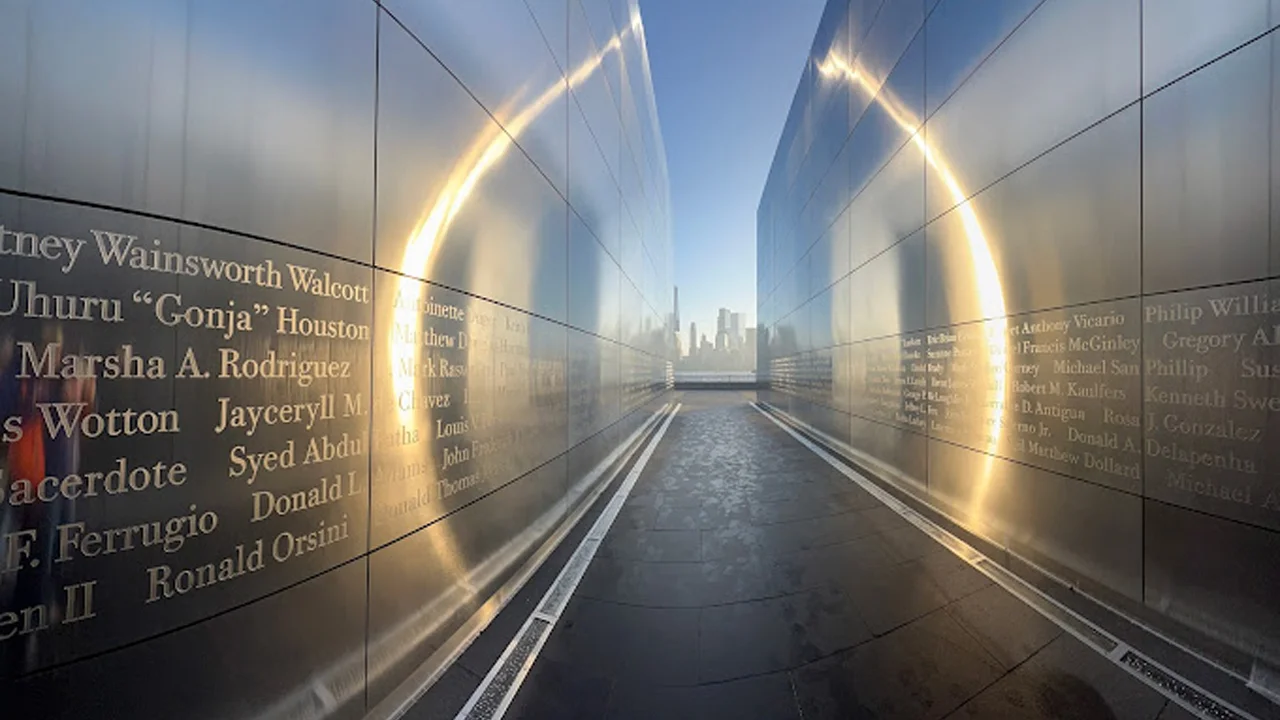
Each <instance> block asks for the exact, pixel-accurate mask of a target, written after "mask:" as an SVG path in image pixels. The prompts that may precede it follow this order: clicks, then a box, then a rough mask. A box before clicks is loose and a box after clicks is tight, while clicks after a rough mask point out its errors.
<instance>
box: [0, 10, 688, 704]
mask: <svg viewBox="0 0 1280 720" xmlns="http://www.w3.org/2000/svg"><path fill="white" fill-rule="evenodd" d="M0 108H3V111H0V226H2V227H0V268H2V271H0V368H3V372H2V374H0V439H2V440H3V453H0V464H2V470H0V474H2V480H3V482H0V707H4V708H5V710H4V712H3V713H2V714H4V715H5V716H6V717H8V716H10V714H11V713H16V714H14V715H13V716H15V717H42V718H45V717H47V718H88V719H92V718H120V717H164V718H176V717H181V718H263V719H266V718H285V717H288V718H304V717H310V718H320V717H326V718H327V717H361V716H362V715H363V714H364V713H365V712H366V710H367V709H368V708H370V707H372V706H374V705H375V704H377V703H378V702H379V701H380V700H381V699H383V698H385V697H386V696H387V695H388V693H389V692H390V691H391V690H392V689H393V688H395V687H396V686H397V685H398V684H400V683H401V682H402V681H403V680H404V679H405V678H406V677H407V676H408V675H409V673H410V672H412V671H413V670H414V669H415V668H418V667H419V666H421V665H422V664H423V663H428V664H430V663H438V662H439V661H440V659H441V656H440V655H433V653H435V652H436V651H437V650H438V649H440V648H441V646H442V644H444V643H445V642H446V641H447V640H448V639H449V638H450V636H452V635H453V634H454V633H455V632H456V631H458V629H459V628H460V627H462V625H463V623H465V622H467V620H468V619H469V618H471V617H472V616H473V615H474V614H475V613H476V612H477V610H478V609H480V608H481V606H482V605H483V604H484V603H485V601H486V600H488V599H489V598H490V597H491V596H492V595H493V594H494V592H495V590H497V589H498V588H499V587H500V586H501V585H502V584H503V583H504V582H506V581H507V580H508V579H509V578H510V577H512V575H513V572H514V571H515V570H516V569H517V568H518V567H519V566H520V565H521V564H522V563H524V562H525V561H526V560H528V558H530V556H531V555H532V554H533V553H534V551H535V550H536V549H537V548H538V547H539V546H540V545H541V544H542V543H543V542H545V541H546V540H547V539H548V538H549V537H550V536H551V534H552V533H553V531H554V530H555V529H556V528H557V527H558V526H559V525H560V524H561V522H562V521H563V520H564V519H565V518H566V517H567V515H568V514H569V513H570V512H571V511H572V510H573V509H575V507H576V506H577V505H578V504H579V503H580V502H582V499H583V498H584V496H585V495H586V493H587V492H588V491H589V490H591V489H592V487H593V484H594V483H597V482H598V480H599V472H598V469H599V468H600V465H601V462H602V461H603V460H604V458H605V457H606V456H607V455H608V454H609V453H610V451H612V450H613V449H614V448H615V447H616V446H618V444H619V443H621V442H622V441H623V440H624V439H625V438H626V437H628V436H629V435H630V434H631V433H632V432H633V431H634V430H635V429H636V428H637V427H639V425H640V424H641V422H642V421H643V420H645V419H646V418H647V417H649V416H650V415H651V413H652V412H653V410H654V409H655V407H656V405H657V404H658V403H660V402H661V399H662V395H663V394H664V393H665V391H666V388H667V382H666V378H667V374H668V373H667V371H668V367H669V359H670V358H671V357H672V350H673V348H672V345H671V342H670V338H671V337H672V332H671V327H670V323H671V318H672V307H671V300H672V291H671V287H672V282H671V246H670V233H669V230H668V225H669V220H668V189H667V188H668V182H667V176H666V165H665V155H664V150H663V147H662V141H661V134H660V132H659V128H658V121H657V113H656V109H655V106H654V99H653V89H652V85H651V81H650V77H649V72H648V66H647V57H646V50H645V43H644V34H643V25H642V23H641V21H640V15H639V9H638V7H637V5H636V2H635V0H528V2H526V1H525V0H477V1H469V2H465V3H459V2H448V1H445V0H381V1H380V2H373V1H372V0H186V1H185V2H174V1H173V0H120V1H118V2H109V3H103V2H99V1H98V0H0Z"/></svg>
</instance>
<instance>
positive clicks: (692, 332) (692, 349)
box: [689, 321, 698, 357]
mask: <svg viewBox="0 0 1280 720" xmlns="http://www.w3.org/2000/svg"><path fill="white" fill-rule="evenodd" d="M697 354H698V323H696V322H692V321H690V323H689V355H690V357H692V356H694V355H697Z"/></svg>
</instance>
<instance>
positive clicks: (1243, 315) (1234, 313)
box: [1142, 281, 1280, 530]
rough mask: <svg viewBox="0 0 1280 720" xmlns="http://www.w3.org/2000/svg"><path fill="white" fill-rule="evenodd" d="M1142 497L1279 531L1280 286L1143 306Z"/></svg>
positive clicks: (1214, 291)
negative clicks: (1143, 454)
mask: <svg viewBox="0 0 1280 720" xmlns="http://www.w3.org/2000/svg"><path fill="white" fill-rule="evenodd" d="M1142 317H1143V325H1142V329H1143V343H1144V347H1145V349H1146V352H1145V355H1146V367H1145V370H1146V372H1145V373H1144V375H1143V384H1144V386H1145V387H1144V390H1143V398H1144V400H1145V403H1144V409H1145V412H1146V417H1145V419H1144V425H1145V435H1146V440H1145V442H1146V449H1145V468H1146V478H1147V482H1146V494H1147V497H1151V498H1156V499H1159V500H1163V501H1165V502H1169V503H1173V504H1176V505H1182V506H1184V507H1188V508H1192V509H1196V510H1203V511H1205V512H1208V513H1212V514H1214V515H1218V516H1223V517H1228V518H1233V519H1236V520H1242V521H1245V522H1249V523H1254V524H1257V525H1262V526H1265V527H1270V528H1272V529H1276V530H1280V481H1277V478H1280V457H1278V456H1277V453H1276V450H1275V448H1276V442H1277V440H1280V422H1277V418H1280V395H1277V389H1278V388H1280V385H1278V384H1277V378H1280V335H1278V334H1277V333H1280V285H1277V283H1276V281H1266V282H1256V283H1245V284H1243V285H1228V286H1225V287H1218V288H1209V289H1206V290H1194V291H1189V292H1180V293H1170V294H1167V295H1159V296H1155V297H1148V298H1144V299H1143V303H1142Z"/></svg>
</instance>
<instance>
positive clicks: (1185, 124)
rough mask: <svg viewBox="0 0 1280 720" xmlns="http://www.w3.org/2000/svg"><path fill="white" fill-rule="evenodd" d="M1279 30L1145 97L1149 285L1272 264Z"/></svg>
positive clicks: (1249, 274) (1254, 273)
mask: <svg viewBox="0 0 1280 720" xmlns="http://www.w3.org/2000/svg"><path fill="white" fill-rule="evenodd" d="M1273 42H1274V41H1273V40H1272V39H1271V37H1270V36H1269V37H1267V38H1264V39H1262V40H1259V41H1257V42H1255V43H1252V44H1250V45H1249V46H1247V47H1245V48H1242V49H1240V50H1238V51H1236V52H1234V53H1232V54H1230V55H1228V56H1227V57H1225V58H1223V59H1222V60H1220V61H1218V62H1216V63H1214V64H1212V65H1210V66H1209V67H1206V68H1204V69H1203V70H1201V71H1199V72H1197V73H1194V74H1192V75H1190V76H1188V77H1187V78H1185V79H1183V80H1181V81H1180V82H1177V83H1175V84H1173V85H1171V86H1169V87H1167V88H1165V89H1163V90H1161V91H1160V92H1158V93H1156V94H1155V95H1152V96H1151V97H1149V98H1147V99H1146V101H1145V102H1144V103H1143V106H1144V108H1143V123H1142V137H1143V154H1142V170H1143V177H1144V183H1143V193H1142V216H1143V217H1142V226H1143V248H1144V250H1145V254H1144V258H1143V288H1144V289H1145V290H1146V291H1147V292H1156V291H1160V290H1173V289H1178V288H1185V287H1191V286H1196V285H1208V284H1211V283H1219V282H1230V281H1236V280H1252V279H1255V278H1258V277H1262V276H1264V275H1265V274H1266V272H1267V270H1268V260H1269V255H1270V240H1271V237H1270V234H1271V232H1270V222H1271V217H1270V202H1271V194H1270V188H1269V185H1270V179H1271V159H1270V157H1268V154H1267V153H1265V152H1260V151H1259V148H1263V147H1267V146H1268V145H1269V143H1270V137H1271V113H1272V102H1273V100H1272V98H1271V85H1272V74H1273V67H1274V63H1273V60H1272V44H1273Z"/></svg>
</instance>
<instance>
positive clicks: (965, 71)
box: [757, 0, 1280, 675]
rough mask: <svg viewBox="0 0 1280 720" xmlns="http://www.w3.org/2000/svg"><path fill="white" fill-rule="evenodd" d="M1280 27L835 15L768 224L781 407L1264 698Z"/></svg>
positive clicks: (1114, 4)
mask: <svg viewBox="0 0 1280 720" xmlns="http://www.w3.org/2000/svg"><path fill="white" fill-rule="evenodd" d="M1277 24H1280V5H1278V4H1277V3H1275V2H1274V1H1270V0H1241V1H1240V2H1230V3H1222V2H1215V1H1214V0H1043V2H1040V1H1037V0H1002V1H1001V2H992V1H991V0H883V2H882V1H881V0H852V1H846V0H831V1H830V2H829V3H828V5H827V8H826V13H825V15H824V16H823V19H822V21H821V26H820V28H819V30H818V34H817V37H816V38H815V40H814V44H813V50H812V54H811V56H810V58H809V61H808V62H807V64H806V65H805V68H804V72H803V74H802V76H801V80H800V85H799V87H798V89H797V91H796V95H795V101H794V103H793V105H792V108H791V112H790V115H789V117H788V119H787V123H786V127H785V130H784V132H783V135H782V138H781V141H780V143H779V146H778V150H777V154H776V156H775V160H774V163H773V167H772V169H771V171H770V175H769V178H768V182H767V184H766V188H765V191H764V194H763V197H762V199H761V201H760V206H759V214H758V231H759V232H758V248H757V257H758V263H759V271H758V278H757V280H758V286H757V295H758V298H759V308H758V310H759V318H760V332H759V335H758V337H759V338H760V347H759V356H760V358H761V359H762V361H761V368H762V371H763V372H766V373H767V374H768V389H767V390H764V391H762V392H761V397H762V399H763V400H765V401H767V402H769V403H771V404H773V405H774V406H776V407H778V408H780V409H781V410H783V411H785V412H787V413H790V414H791V415H792V416H794V417H796V418H798V419H800V420H802V421H804V422H806V423H808V424H809V425H811V426H813V427H814V428H817V429H819V430H820V431H822V432H824V433H826V434H828V435H829V436H831V437H832V438H834V439H835V440H836V441H838V442H840V443H842V444H844V449H845V450H846V451H847V452H849V453H850V454H851V455H852V456H853V457H854V458H855V459H857V460H858V461H859V462H861V463H863V464H864V465H865V466H866V467H868V468H871V469H874V470H875V471H876V472H878V473H879V474H881V475H882V476H884V477H885V478H888V479H890V480H891V481H893V482H895V483H897V484H898V485H900V486H901V487H903V488H905V489H907V490H908V491H910V492H912V493H915V494H916V495H918V496H919V497H922V498H923V499H925V500H926V501H927V502H930V503H932V504H933V505H934V506H936V507H938V508H940V509H942V510H943V511H944V512H946V513H947V514H948V515H949V516H950V517H952V518H953V519H955V520H956V521H958V522H959V523H961V524H963V525H964V526H966V527H967V528H969V529H971V530H973V531H974V532H977V533H979V534H981V535H983V536H985V537H986V538H988V539H990V540H993V541H994V542H996V543H999V544H1001V545H1003V546H1004V547H1007V548H1009V549H1010V550H1012V551H1013V552H1015V553H1017V554H1019V555H1021V556H1022V557H1024V558H1026V559H1029V560H1032V561H1033V562H1036V563H1038V564H1040V565H1041V566H1043V567H1045V568H1047V569H1049V570H1050V571H1052V572H1054V573H1056V574H1058V575H1059V576H1060V577H1062V578H1064V579H1066V580H1068V581H1069V582H1072V583H1075V584H1077V585H1078V586H1079V587H1081V588H1082V589H1084V590H1086V591H1088V592H1090V593H1093V594H1095V595H1097V596H1099V597H1101V598H1103V599H1106V600H1108V601H1109V602H1113V603H1115V604H1117V605H1119V606H1121V607H1124V608H1126V609H1127V610H1129V611H1131V612H1139V613H1144V614H1146V615H1148V616H1150V617H1155V618H1157V619H1164V620H1168V621H1170V622H1168V623H1167V627H1168V628H1170V629H1171V631H1172V632H1175V633H1179V634H1185V635H1186V636H1187V638H1188V639H1189V641H1190V642H1194V643H1197V644H1198V646H1199V647H1200V648H1201V649H1202V650H1204V651H1205V652H1208V653H1210V654H1213V655H1215V656H1216V657H1218V658H1219V659H1222V660H1224V661H1225V662H1228V663H1230V664H1231V666H1232V667H1234V668H1236V669H1237V670H1239V671H1240V672H1242V673H1244V674H1246V675H1247V674H1248V673H1249V672H1250V670H1251V666H1252V665H1253V664H1254V663H1255V662H1259V663H1262V664H1264V665H1270V666H1272V667H1275V666H1280V608H1278V607H1277V605H1276V598H1278V597H1280V565H1277V564H1276V563H1275V562H1274V558H1275V556H1276V555H1277V554H1278V553H1280V479H1278V477H1280V453H1277V451H1276V449H1275V448H1276V444H1277V440H1280V384H1277V383H1278V382H1280V381H1277V380H1276V379H1275V378H1280V350H1278V349H1277V345H1280V288H1277V287H1276V284H1275V281H1274V280H1273V278H1275V277H1276V276H1277V275H1278V274H1280V254H1277V249H1278V248H1280V244H1277V242H1276V241H1275V238H1276V237H1277V232H1280V222H1278V221H1280V216H1277V215H1276V214H1275V213H1276V209H1277V208H1280V203H1277V202H1276V199H1277V198H1276V195H1275V193H1276V192H1277V190H1276V188H1280V183H1277V182H1276V177H1277V175H1276V174H1277V168H1280V164H1278V162H1280V160H1278V158H1280V154H1277V152H1280V151H1278V150H1277V148H1280V142H1277V141H1278V140H1280V134H1278V133H1280V125H1277V124H1276V123H1277V118H1280V113H1277V110H1278V109H1280V108H1277V106H1276V103H1277V102H1280V100H1278V98H1280V95H1278V94H1277V87H1278V86H1277V85H1276V83H1277V82H1280V72H1277V71H1278V70H1280V55H1278V54H1277V52H1278V48H1280V46H1278V45H1277V44H1276V43H1277V40H1276V39H1275V38H1276V35H1275V34H1274V33H1273V32H1271V31H1272V30H1273V28H1274V27H1275V26H1276V25H1277ZM1273 293H1275V294H1273Z"/></svg>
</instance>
